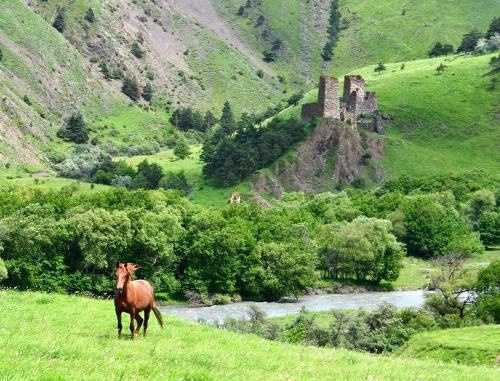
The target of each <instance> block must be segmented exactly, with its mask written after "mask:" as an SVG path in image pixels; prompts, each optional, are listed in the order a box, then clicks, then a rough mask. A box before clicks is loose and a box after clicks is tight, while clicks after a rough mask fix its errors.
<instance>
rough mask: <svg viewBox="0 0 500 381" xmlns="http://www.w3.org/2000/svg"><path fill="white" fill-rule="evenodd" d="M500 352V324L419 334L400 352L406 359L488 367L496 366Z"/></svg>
mask: <svg viewBox="0 0 500 381" xmlns="http://www.w3.org/2000/svg"><path fill="white" fill-rule="evenodd" d="M499 353H500V325H486V326H481V327H468V328H459V329H448V330H444V331H434V332H424V333H419V334H417V335H415V336H413V337H412V338H411V339H410V341H409V342H408V343H407V344H405V345H404V346H403V347H402V348H401V349H400V350H399V352H398V354H399V355H401V356H403V357H413V358H421V359H434V360H440V361H446V362H456V363H459V364H467V365H487V366H495V365H496V364H497V356H498V354H499ZM497 375H498V372H497Z"/></svg>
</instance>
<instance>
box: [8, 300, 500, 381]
mask: <svg viewBox="0 0 500 381" xmlns="http://www.w3.org/2000/svg"><path fill="white" fill-rule="evenodd" d="M0 308H1V309H2V310H4V311H6V310H8V311H9V319H4V322H3V324H2V325H0V356H1V358H2V361H1V362H0V378H1V379H9V380H16V379H23V380H24V379H61V380H66V379H67V380H74V379H122V378H140V379H162V380H165V379H176V380H178V379H198V380H201V379H203V380H216V379H235V380H238V379H239V380H249V379H252V380H281V379H282V380H285V379H286V380H289V379H300V380H307V379H310V380H319V379H342V380H360V379H377V380H401V379H405V380H417V379H418V380H421V379H425V380H443V379H453V380H478V379H481V380H494V379H495V378H496V376H497V375H498V373H497V372H496V371H495V370H493V369H486V368H472V367H470V368H469V367H465V366H457V365H449V364H440V363H436V362H432V361H421V360H411V359H391V358H387V357H376V356H373V355H366V354H360V353H354V352H348V351H344V350H331V349H319V348H307V347H302V346H293V345H284V344H281V343H276V342H270V341H265V340H264V339H261V338H257V337H254V336H250V335H238V334H234V333H228V332H223V331H220V330H217V329H214V328H209V327H205V326H201V325H195V324H191V323H187V322H183V321H180V320H175V319H171V318H166V327H165V329H164V330H163V331H161V330H160V329H159V327H158V324H157V323H156V322H155V321H152V322H151V324H150V328H149V336H148V337H147V338H146V339H144V338H142V337H141V338H138V339H137V340H136V341H131V340H129V339H128V338H124V339H122V340H118V339H117V338H116V328H115V325H116V320H115V315H114V311H113V302H112V301H111V300H94V299H86V298H79V297H74V296H73V297H71V296H60V295H48V294H40V293H18V292H13V291H0ZM152 319H154V318H152ZM125 322H126V320H125ZM125 325H126V323H125ZM125 331H126V329H125Z"/></svg>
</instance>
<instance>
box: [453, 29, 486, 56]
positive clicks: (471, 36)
mask: <svg viewBox="0 0 500 381" xmlns="http://www.w3.org/2000/svg"><path fill="white" fill-rule="evenodd" d="M481 37H483V34H482V33H481V32H479V31H478V30H477V29H474V30H472V31H470V32H469V33H466V34H464V35H463V37H462V42H461V44H460V46H459V47H458V48H457V53H468V52H473V51H474V49H476V45H477V42H478V41H479V39H480V38H481Z"/></svg>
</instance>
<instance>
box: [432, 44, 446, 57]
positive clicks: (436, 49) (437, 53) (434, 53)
mask: <svg viewBox="0 0 500 381" xmlns="http://www.w3.org/2000/svg"><path fill="white" fill-rule="evenodd" d="M442 50H443V45H442V44H441V43H440V42H436V43H435V44H434V46H433V47H432V49H431V50H430V51H429V57H437V56H440V55H441V54H442V53H441V52H442Z"/></svg>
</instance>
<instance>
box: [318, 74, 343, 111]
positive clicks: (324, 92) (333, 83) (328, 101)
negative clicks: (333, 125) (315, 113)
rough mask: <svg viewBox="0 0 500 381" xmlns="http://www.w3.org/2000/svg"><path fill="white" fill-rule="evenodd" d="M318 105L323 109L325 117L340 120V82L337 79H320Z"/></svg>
mask: <svg viewBox="0 0 500 381" xmlns="http://www.w3.org/2000/svg"><path fill="white" fill-rule="evenodd" d="M318 103H319V104H320V106H321V107H322V109H323V117H325V118H334V119H339V118H340V101H339V81H338V80H337V78H335V77H320V78H319V92H318Z"/></svg>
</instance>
